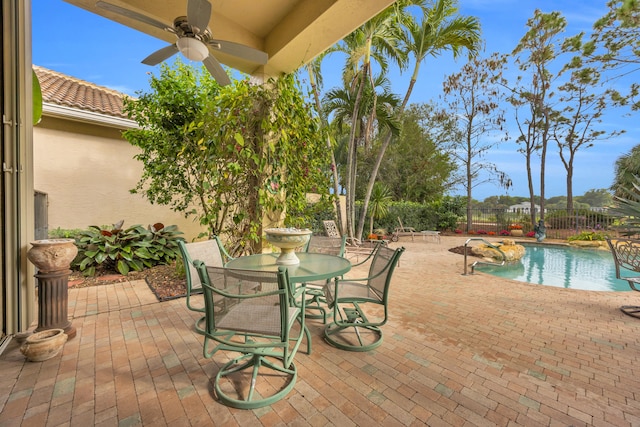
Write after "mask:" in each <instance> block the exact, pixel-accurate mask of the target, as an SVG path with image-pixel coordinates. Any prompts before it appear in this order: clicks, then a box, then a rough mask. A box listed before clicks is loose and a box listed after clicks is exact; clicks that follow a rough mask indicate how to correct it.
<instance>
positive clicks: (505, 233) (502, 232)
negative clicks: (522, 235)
mask: <svg viewBox="0 0 640 427" xmlns="http://www.w3.org/2000/svg"><path fill="white" fill-rule="evenodd" d="M500 235H501V236H511V232H510V231H509V230H501V231H500Z"/></svg>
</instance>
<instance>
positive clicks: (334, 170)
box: [307, 51, 344, 233]
mask: <svg viewBox="0 0 640 427" xmlns="http://www.w3.org/2000/svg"><path fill="white" fill-rule="evenodd" d="M329 52H330V51H324V52H323V53H321V54H320V55H318V57H316V58H315V59H314V60H313V61H310V62H308V63H307V73H308V75H309V84H310V85H311V92H312V93H313V100H314V101H315V105H316V110H317V111H318V114H320V123H321V124H322V126H323V127H324V128H326V127H327V126H328V121H327V115H326V114H325V112H324V110H323V109H322V103H321V102H320V91H321V88H322V73H321V72H320V67H321V65H322V60H323V59H324V57H325V56H326V55H327V54H328V53H329ZM330 135H331V134H330V133H329V132H326V138H327V150H328V151H329V153H330V156H331V177H332V178H333V194H334V196H335V202H334V203H335V207H336V218H337V220H338V228H339V230H340V232H341V233H344V230H342V208H341V206H340V197H339V196H340V179H339V177H338V166H337V163H336V158H335V154H334V148H335V147H334V144H332V142H331V137H330Z"/></svg>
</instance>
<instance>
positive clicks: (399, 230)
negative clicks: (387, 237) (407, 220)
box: [391, 217, 416, 242]
mask: <svg viewBox="0 0 640 427" xmlns="http://www.w3.org/2000/svg"><path fill="white" fill-rule="evenodd" d="M398 224H400V227H396V229H395V231H394V232H393V234H392V235H391V240H392V241H394V242H397V241H398V240H399V238H400V237H401V236H411V241H412V242H413V237H414V235H415V233H416V229H415V228H413V227H405V226H404V225H403V224H402V220H401V219H400V217H398Z"/></svg>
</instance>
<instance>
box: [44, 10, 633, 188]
mask: <svg viewBox="0 0 640 427" xmlns="http://www.w3.org/2000/svg"><path fill="white" fill-rule="evenodd" d="M212 1H215V0H212ZM32 8H33V63H34V64H36V65H40V66H43V67H46V68H49V69H52V70H55V71H58V72H61V73H64V74H67V75H70V76H73V77H76V78H79V79H82V80H86V81H90V82H93V83H95V84H98V85H102V86H106V87H109V88H112V89H115V90H119V91H121V92H124V93H127V94H131V95H134V94H135V92H137V91H140V90H142V91H146V90H148V79H149V73H153V72H156V71H157V67H149V66H146V65H144V64H141V63H140V61H141V60H142V59H143V58H145V57H146V56H147V55H148V54H149V53H151V52H153V51H155V50H157V49H159V48H161V47H164V46H166V44H167V43H166V42H164V41H162V40H158V39H155V38H153V37H150V36H147V35H146V34H143V33H140V32H138V31H135V30H132V29H130V28H128V27H125V26H122V25H120V24H118V23H115V22H111V21H109V20H107V19H104V18H102V17H99V16H97V15H93V14H90V13H88V12H86V11H84V10H82V9H80V8H77V7H75V6H72V5H69V4H67V3H65V2H63V1H61V0H33V1H32ZM536 8H538V9H540V10H542V11H544V12H551V11H554V10H557V11H560V12H562V14H563V15H564V16H565V18H566V19H567V21H568V29H567V32H566V35H573V34H575V33H577V32H580V31H589V30H590V28H591V25H592V23H593V22H594V21H595V20H596V19H597V18H599V17H601V16H602V15H603V14H604V13H605V12H606V0H580V1H576V0H460V13H462V14H464V15H473V16H476V17H478V19H479V20H480V22H481V25H482V31H483V38H484V39H485V42H486V52H487V53H491V52H495V51H498V52H502V53H507V52H511V50H512V49H513V48H514V47H515V46H516V44H517V43H518V41H519V40H520V38H521V37H522V35H523V34H524V32H525V28H526V27H525V24H526V21H527V19H529V18H530V17H531V16H533V12H534V10H535V9H536ZM463 64H464V58H460V59H459V60H458V61H457V62H456V61H454V60H453V59H452V58H451V55H450V54H449V53H443V54H442V55H441V56H439V57H438V58H429V59H427V60H426V61H425V62H423V64H422V66H421V73H420V76H419V79H418V82H417V84H416V86H415V88H414V90H413V94H412V97H411V100H410V102H429V101H430V100H437V98H438V96H439V95H440V93H441V89H442V81H443V80H444V78H445V76H447V75H449V74H451V73H454V72H457V71H458V70H459V68H460V67H461V66H462V65H463ZM340 69H341V64H337V65H335V66H333V64H332V66H329V65H327V66H325V67H324V69H323V74H324V76H325V77H324V79H325V89H329V88H331V87H332V86H334V85H336V84H338V82H339V77H340V76H339V74H338V73H339V71H340ZM331 70H336V71H333V72H332V71H331ZM409 77H410V76H409V74H408V73H406V74H404V75H403V74H400V73H396V75H395V76H393V78H392V81H393V90H394V92H396V93H397V94H399V95H400V96H404V94H405V92H406V89H407V85H408V83H409ZM637 78H638V77H637V76H636V79H637ZM624 113H628V112H624V111H621V110H617V109H611V111H610V113H609V114H608V115H607V117H606V120H605V123H603V127H606V128H610V129H625V130H626V131H627V132H626V133H625V134H623V135H622V136H619V137H617V138H615V139H611V140H608V141H602V142H598V143H596V145H595V146H594V147H592V148H590V149H588V150H584V151H582V152H579V153H578V155H577V157H576V162H575V163H576V164H575V172H574V181H573V188H574V195H581V194H583V193H584V192H586V191H588V190H590V189H594V188H608V187H609V186H610V185H611V183H612V180H613V172H614V163H615V161H616V159H617V158H618V157H620V156H621V155H622V154H625V153H628V152H629V151H630V150H631V148H632V147H633V146H634V145H636V144H637V141H638V135H640V129H639V127H638V125H637V118H636V115H635V114H626V117H625V115H624ZM511 133H512V135H513V134H514V132H511ZM516 149H517V146H516V145H515V144H514V143H505V144H502V145H501V146H499V147H498V148H496V149H494V150H493V151H492V152H491V153H490V154H489V156H488V160H490V161H492V162H493V163H495V164H496V165H497V166H498V168H499V169H500V170H502V171H504V172H507V173H508V174H509V176H510V177H511V179H512V180H513V182H514V186H513V187H512V188H511V189H510V190H509V191H508V192H506V191H505V190H503V189H501V188H499V187H497V186H496V185H494V184H484V185H482V186H480V187H477V188H475V189H474V193H473V195H474V198H475V199H478V200H482V199H484V198H485V197H488V196H491V195H500V194H509V195H512V196H528V189H527V188H528V187H527V180H526V176H525V174H524V157H523V156H522V155H521V154H519V153H518V152H517V151H516ZM537 174H538V172H537V171H534V175H535V176H536V178H535V183H534V188H535V189H536V193H538V189H539V184H538V182H537V181H538V180H537ZM565 176H566V173H565V170H564V167H563V166H562V164H561V163H560V160H559V159H558V155H557V149H556V148H555V147H550V152H549V153H548V162H547V180H546V194H545V195H546V197H547V198H548V197H553V196H559V195H564V194H566V184H565V182H566V178H565ZM458 193H460V192H459V191H458V192H456V194H458Z"/></svg>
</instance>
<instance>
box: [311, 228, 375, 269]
mask: <svg viewBox="0 0 640 427" xmlns="http://www.w3.org/2000/svg"><path fill="white" fill-rule="evenodd" d="M322 224H323V226H324V231H325V234H326V235H327V237H338V238H339V237H340V232H339V231H338V226H337V225H336V222H335V221H334V220H324V221H322ZM343 237H344V239H345V254H346V255H347V257H350V256H354V257H355V258H356V262H358V259H359V257H360V256H361V255H364V256H365V260H364V261H362V262H365V261H366V260H368V259H369V258H370V257H371V254H372V253H373V251H374V250H375V248H376V246H378V244H385V243H386V242H385V241H383V240H380V241H379V242H366V244H363V243H362V242H361V241H360V240H359V239H347V236H346V234H345V235H344V236H343ZM362 262H359V263H358V264H357V265H359V264H362Z"/></svg>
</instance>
